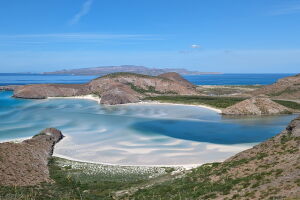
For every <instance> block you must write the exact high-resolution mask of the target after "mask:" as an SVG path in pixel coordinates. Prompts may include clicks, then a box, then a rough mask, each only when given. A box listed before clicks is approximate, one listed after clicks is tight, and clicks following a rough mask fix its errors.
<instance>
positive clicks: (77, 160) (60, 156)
mask: <svg viewBox="0 0 300 200" xmlns="http://www.w3.org/2000/svg"><path fill="white" fill-rule="evenodd" d="M52 156H53V157H58V158H63V159H66V160H70V161H75V162H82V163H91V164H98V165H105V166H118V167H162V168H163V167H175V168H182V169H185V170H189V169H193V168H196V167H199V166H201V165H203V164H205V163H202V164H182V165H179V164H178V165H139V164H137V165H126V164H125V165H122V164H113V163H105V162H94V161H87V160H82V159H75V158H71V157H69V156H64V155H61V154H58V153H53V155H52ZM216 162H217V161H216ZM220 162H221V161H220Z"/></svg>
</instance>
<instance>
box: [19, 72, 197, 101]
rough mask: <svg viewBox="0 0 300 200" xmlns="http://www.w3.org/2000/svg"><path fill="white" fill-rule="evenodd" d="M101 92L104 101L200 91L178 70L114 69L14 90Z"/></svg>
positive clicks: (30, 93) (27, 93) (33, 94)
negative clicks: (137, 71)
mask: <svg viewBox="0 0 300 200" xmlns="http://www.w3.org/2000/svg"><path fill="white" fill-rule="evenodd" d="M88 94H97V95H99V96H100V97H101V102H100V103H103V104H109V105H115V104H123V103H135V102H138V101H139V100H140V99H142V98H144V97H146V96H153V95H156V96H157V95H174V94H178V95H196V94H198V92H197V91H196V88H195V87H194V86H193V85H192V84H191V83H189V82H188V81H187V80H185V79H183V78H182V77H181V76H180V75H179V74H177V73H167V74H163V75H160V76H147V75H141V74H133V73H114V74H109V75H106V76H103V77H100V78H97V79H94V80H92V81H91V82H89V83H88V84H82V85H80V84H77V85H75V84H36V85H26V86H21V87H19V88H17V89H16V90H15V91H14V97H17V98H31V99H44V98H47V97H70V96H80V95H88Z"/></svg>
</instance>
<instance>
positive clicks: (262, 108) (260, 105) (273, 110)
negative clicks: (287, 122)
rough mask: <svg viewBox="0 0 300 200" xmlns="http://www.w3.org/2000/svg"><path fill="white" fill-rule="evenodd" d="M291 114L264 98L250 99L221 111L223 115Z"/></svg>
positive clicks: (287, 109) (283, 107) (288, 109)
mask: <svg viewBox="0 0 300 200" xmlns="http://www.w3.org/2000/svg"><path fill="white" fill-rule="evenodd" d="M291 112H293V110H292V109H290V108H287V107H285V106H283V105H280V104H278V103H276V102H274V101H272V100H271V99H269V98H267V97H264V96H257V97H252V98H250V99H246V100H244V101H241V102H239V103H236V104H234V105H232V106H230V107H227V108H225V109H223V110H222V114H224V115H274V114H288V113H291Z"/></svg>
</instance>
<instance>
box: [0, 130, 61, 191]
mask: <svg viewBox="0 0 300 200" xmlns="http://www.w3.org/2000/svg"><path fill="white" fill-rule="evenodd" d="M62 138H63V135H62V133H61V132H60V131H59V130H57V129H55V128H47V129H45V130H43V131H41V132H40V133H39V134H37V135H35V136H33V137H32V138H31V139H28V140H24V141H23V142H21V143H14V142H4V143H0V185H6V186H28V185H37V184H39V183H42V182H52V180H51V179H50V176H49V170H48V160H49V158H50V157H51V155H52V153H53V148H54V145H55V144H56V143H57V142H59V141H60V140H61V139H62Z"/></svg>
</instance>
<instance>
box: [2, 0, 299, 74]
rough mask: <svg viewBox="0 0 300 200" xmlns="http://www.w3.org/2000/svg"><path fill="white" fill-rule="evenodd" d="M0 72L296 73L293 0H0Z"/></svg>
mask: <svg viewBox="0 0 300 200" xmlns="http://www.w3.org/2000/svg"><path fill="white" fill-rule="evenodd" d="M0 27H1V28H0V72H2V73H7V72H45V71H55V70H60V69H73V68H83V67H97V66H113V65H143V66H147V67H156V68H170V67H173V68H186V69H189V70H197V71H202V72H224V73H297V72H299V71H300V70H299V69H300V0H43V1H41V0H26V1H25V0H0Z"/></svg>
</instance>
